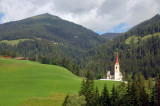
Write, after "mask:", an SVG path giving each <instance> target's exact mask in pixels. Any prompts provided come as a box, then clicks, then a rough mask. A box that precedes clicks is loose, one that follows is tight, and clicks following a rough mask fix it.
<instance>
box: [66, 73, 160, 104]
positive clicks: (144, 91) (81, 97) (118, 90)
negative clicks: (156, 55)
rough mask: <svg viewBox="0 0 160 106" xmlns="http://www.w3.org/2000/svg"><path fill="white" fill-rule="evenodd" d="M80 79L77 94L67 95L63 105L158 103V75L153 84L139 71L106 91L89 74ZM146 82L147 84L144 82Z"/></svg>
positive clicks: (159, 89)
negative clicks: (100, 88) (100, 90)
mask: <svg viewBox="0 0 160 106" xmlns="http://www.w3.org/2000/svg"><path fill="white" fill-rule="evenodd" d="M86 76H87V79H86V80H83V81H82V84H81V88H80V91H79V93H78V94H71V95H69V94H68V95H67V96H66V98H65V100H64V102H63V106H74V105H76V106H159V105H160V75H157V77H156V81H155V84H154V83H153V81H152V79H149V80H147V81H146V80H145V78H144V76H143V75H142V74H141V73H138V74H136V75H135V76H134V78H133V79H131V78H130V80H129V81H128V83H127V84H125V83H124V82H123V83H121V85H120V86H118V87H115V86H114V85H113V87H112V90H111V91H108V89H107V85H106V84H105V85H104V88H103V91H102V92H101V93H99V90H98V88H97V87H95V85H94V81H93V79H92V77H91V76H90V74H87V75H86ZM146 82H147V84H146Z"/></svg>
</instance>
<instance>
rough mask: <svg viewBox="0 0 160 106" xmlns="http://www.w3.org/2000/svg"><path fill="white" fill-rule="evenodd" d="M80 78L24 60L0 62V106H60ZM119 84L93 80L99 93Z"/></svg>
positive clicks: (62, 69)
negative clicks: (104, 88) (104, 87)
mask: <svg viewBox="0 0 160 106" xmlns="http://www.w3.org/2000/svg"><path fill="white" fill-rule="evenodd" d="M81 81H82V78H80V77H78V76H76V75H74V74H72V73H71V72H70V71H68V70H67V69H65V68H63V67H59V66H55V65H46V64H40V63H37V62H33V61H27V60H14V59H1V58H0V105H2V106H5V105H7V106H8V105H12V106H17V105H22V106H39V105H47V106H49V105H56V106H57V105H61V104H62V102H63V100H64V98H65V96H66V94H71V93H77V92H78V91H79V89H80V86H81ZM105 83H106V84H107V87H108V89H109V90H111V88H112V85H113V84H114V85H119V84H120V82H115V81H100V80H95V85H96V86H98V88H99V90H100V91H101V90H102V89H103V86H104V84H105Z"/></svg>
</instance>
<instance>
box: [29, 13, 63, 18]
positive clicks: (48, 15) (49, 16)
mask: <svg viewBox="0 0 160 106" xmlns="http://www.w3.org/2000/svg"><path fill="white" fill-rule="evenodd" d="M31 18H32V19H40V18H54V19H61V18H60V17H58V16H55V15H52V14H49V13H44V14H40V15H37V16H33V17H31Z"/></svg>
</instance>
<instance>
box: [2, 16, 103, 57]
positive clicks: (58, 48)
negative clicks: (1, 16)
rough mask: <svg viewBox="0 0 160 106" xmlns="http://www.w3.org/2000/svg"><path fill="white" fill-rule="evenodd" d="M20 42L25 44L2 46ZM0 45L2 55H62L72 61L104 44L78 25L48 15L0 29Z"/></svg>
mask: <svg viewBox="0 0 160 106" xmlns="http://www.w3.org/2000/svg"><path fill="white" fill-rule="evenodd" d="M20 39H27V40H23V42H22V41H20V42H18V43H17V44H16V45H12V46H10V45H8V44H7V46H6V44H2V42H3V43H5V41H6V40H9V41H10V42H12V41H13V40H14V41H15V40H20ZM0 42H1V45H0V47H1V51H2V50H4V48H6V49H7V50H16V51H17V53H18V54H19V55H21V56H34V57H35V54H37V55H46V56H47V55H48V54H52V55H49V56H52V57H59V56H61V57H63V56H64V55H65V56H66V57H71V58H74V57H76V56H78V55H80V54H82V53H83V52H84V51H86V50H88V49H90V48H93V47H96V46H98V45H100V44H103V43H104V42H105V40H104V39H102V38H101V37H100V36H99V35H98V34H96V33H95V32H93V31H91V30H89V29H86V28H84V27H83V26H81V25H77V24H75V23H72V22H69V21H66V20H63V19H61V18H59V17H57V16H53V15H50V14H42V15H38V16H34V17H30V18H27V19H24V20H20V21H15V22H9V23H4V24H2V25H0ZM7 42H8V41H7ZM11 44H12V43H11ZM13 46H14V47H13ZM2 47H3V48H2ZM24 51H25V52H26V53H25V54H24ZM43 52H45V53H43ZM56 54H57V55H56ZM61 54H63V55H61Z"/></svg>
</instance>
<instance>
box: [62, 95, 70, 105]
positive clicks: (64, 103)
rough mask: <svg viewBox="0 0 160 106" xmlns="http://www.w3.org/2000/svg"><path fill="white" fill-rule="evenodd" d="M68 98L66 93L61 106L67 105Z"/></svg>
mask: <svg viewBox="0 0 160 106" xmlns="http://www.w3.org/2000/svg"><path fill="white" fill-rule="evenodd" d="M68 98H69V95H68V94H67V95H66V97H65V99H64V102H63V106H66V105H67V101H68Z"/></svg>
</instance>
